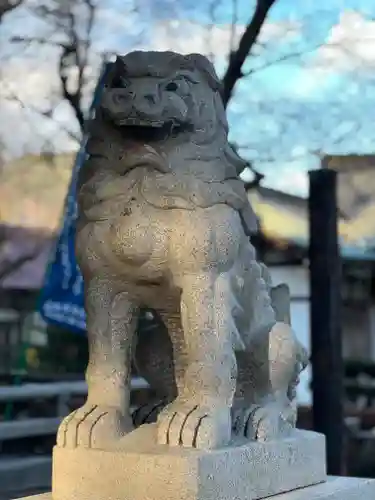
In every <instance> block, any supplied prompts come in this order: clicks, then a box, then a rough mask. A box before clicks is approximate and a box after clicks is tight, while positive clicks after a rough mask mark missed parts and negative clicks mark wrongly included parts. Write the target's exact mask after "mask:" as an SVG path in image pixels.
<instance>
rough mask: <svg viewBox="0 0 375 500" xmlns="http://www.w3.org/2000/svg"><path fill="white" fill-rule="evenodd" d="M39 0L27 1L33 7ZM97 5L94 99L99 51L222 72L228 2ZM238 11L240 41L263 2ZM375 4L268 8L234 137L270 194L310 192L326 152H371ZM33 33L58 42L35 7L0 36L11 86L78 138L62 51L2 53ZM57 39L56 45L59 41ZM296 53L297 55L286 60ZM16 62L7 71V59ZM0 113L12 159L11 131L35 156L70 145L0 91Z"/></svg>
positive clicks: (105, 1)
mask: <svg viewBox="0 0 375 500" xmlns="http://www.w3.org/2000/svg"><path fill="white" fill-rule="evenodd" d="M35 1H36V0H26V4H28V3H29V4H32V3H33V2H35ZM97 3H98V5H99V7H100V16H98V18H99V21H98V22H97V24H96V25H95V29H94V34H95V37H94V43H93V46H92V54H91V59H90V64H91V66H90V68H89V70H90V78H89V79H88V80H89V83H88V89H87V97H89V91H90V89H91V88H92V87H93V84H94V80H95V77H96V75H97V70H98V64H99V63H98V61H99V58H98V57H97V56H98V53H99V52H103V51H106V50H111V51H118V52H126V51H129V50H132V49H133V48H144V49H150V48H153V49H157V50H165V49H172V50H173V49H175V50H177V51H201V52H206V54H207V55H210V53H212V54H213V56H214V61H215V64H216V67H217V70H218V72H219V74H222V73H223V70H224V68H225V65H226V56H227V53H228V44H229V31H230V23H231V20H232V16H233V12H232V9H233V3H234V2H232V1H231V0H222V1H221V2H217V3H218V6H217V7H216V8H215V9H213V10H212V9H210V4H211V3H212V2H211V1H207V0H206V1H205V0H202V1H200V2H196V0H138V2H137V3H138V5H139V6H140V12H139V14H136V13H134V12H132V11H131V6H132V5H131V4H132V0H97ZM237 4H238V15H237V19H238V30H239V32H240V31H241V29H242V28H243V26H244V25H245V24H246V23H247V21H248V20H249V18H250V16H251V13H252V8H253V5H254V4H255V2H254V0H253V1H251V0H238V1H237ZM372 4H373V2H372V0H371V1H370V0H345V1H344V0H341V1H339V0H330V1H329V2H327V1H322V0H303V2H302V1H301V2H295V0H279V1H278V2H276V4H275V7H274V8H273V9H272V10H271V13H270V16H269V18H268V21H267V24H266V26H265V28H264V30H263V32H262V37H261V42H262V46H261V47H259V46H257V47H256V48H255V51H254V55H253V56H252V57H250V58H249V59H248V61H247V62H246V67H245V69H246V71H250V72H251V75H250V76H248V77H246V78H244V79H243V80H242V81H241V82H240V84H239V85H238V86H237V87H236V92H235V95H234V98H233V100H232V102H231V104H230V107H229V121H230V126H231V132H230V135H231V138H232V139H233V140H235V141H236V142H237V143H238V144H240V145H241V146H243V148H242V149H241V152H242V154H243V155H244V156H246V157H247V158H249V159H250V160H252V161H253V162H254V164H255V165H256V166H257V167H258V168H259V169H261V170H263V171H264V173H266V174H267V179H268V181H267V182H268V183H269V184H270V185H272V186H274V187H276V188H280V189H286V190H289V191H292V192H297V193H301V194H303V193H306V176H305V172H306V170H307V169H309V168H313V167H315V166H317V165H318V162H319V154H320V152H323V153H324V152H327V153H361V152H373V149H374V145H373V144H374V141H373V134H374V133H373V123H372V113H369V112H368V110H369V109H371V103H372V102H374V97H375V80H374V77H373V76H372V75H373V74H375V73H374V69H375V68H374V67H375V22H374V21H372V18H375V4H374V5H373V6H372ZM212 24H214V26H212ZM25 26H27V30H28V31H26V34H28V35H29V36H35V34H36V33H37V34H38V35H40V33H43V30H45V33H48V34H50V33H51V28H50V27H49V28H48V26H43V23H40V22H36V21H35V20H34V19H33V18H32V16H31V17H30V12H29V11H28V10H27V9H23V10H22V9H20V10H18V11H17V12H16V13H14V14H12V15H9V16H8V17H7V19H6V22H5V23H4V25H3V27H2V35H0V42H1V49H0V61H2V63H3V64H2V66H3V68H4V74H5V77H6V81H7V82H8V83H9V84H10V85H11V87H12V88H14V89H15V90H14V92H15V93H17V95H20V96H21V97H22V100H23V101H24V102H25V101H26V104H27V102H28V101H29V102H31V103H33V104H34V103H37V105H38V106H39V107H40V106H46V105H47V104H46V103H47V102H49V101H51V100H53V102H54V105H55V107H56V111H55V116H54V117H55V118H56V119H57V120H58V121H60V122H62V123H63V124H64V126H65V128H69V129H70V128H72V129H74V127H75V124H74V119H73V117H72V115H71V111H70V110H69V109H68V108H67V106H66V105H65V104H64V103H60V102H59V101H58V99H59V89H58V80H57V79H56V75H55V74H54V72H55V68H56V61H57V58H56V50H55V49H49V48H46V47H43V48H41V47H40V46H38V47H35V46H31V47H29V48H28V49H27V50H26V51H19V49H16V48H15V47H14V46H13V45H12V44H9V43H8V44H7V43H6V42H7V38H9V37H11V36H13V35H17V34H19V33H21V34H25ZM209 34H210V36H209ZM53 36H54V37H57V38H58V37H59V34H58V33H54V34H53ZM210 37H211V38H210ZM332 43H335V46H334V47H332V45H330V44H332ZM295 53H300V54H301V55H300V56H299V57H293V58H291V57H289V55H290V54H295ZM10 54H12V55H13V58H12V59H11V62H9V58H8V59H7V58H5V56H6V55H7V56H9V55H10ZM4 58H5V59H4ZM4 60H5V61H6V62H5V63H4ZM278 60H281V62H277V61H278ZM0 106H1V111H2V113H3V116H6V117H7V119H6V120H5V121H3V123H5V122H7V126H6V127H4V126H3V128H2V129H0V134H1V135H0V137H2V138H3V139H2V140H3V142H5V144H6V147H7V148H8V149H9V151H11V153H12V154H17V153H18V154H19V144H18V143H17V146H15V143H14V134H12V133H11V132H10V127H9V123H14V125H15V126H17V127H20V130H22V138H23V146H22V147H23V150H25V151H28V150H32V151H33V150H35V151H37V150H38V147H40V144H41V141H42V140H43V138H47V139H48V140H49V141H50V143H51V144H52V146H53V147H54V148H56V149H57V150H59V149H69V148H71V147H73V143H72V142H71V141H69V140H68V139H67V137H66V134H65V136H64V132H63V131H62V130H58V129H57V128H56V124H53V123H49V122H47V121H46V120H44V121H43V120H41V121H40V120H39V118H38V117H37V116H35V114H34V115H33V114H32V113H31V114H30V111H29V110H25V109H17V106H16V105H15V104H14V103H9V102H6V99H4V98H3V99H1V92H0ZM38 120H39V122H38ZM36 121H37V122H38V127H35V122H36ZM12 141H13V142H12ZM17 148H18V149H17ZM317 153H319V154H317Z"/></svg>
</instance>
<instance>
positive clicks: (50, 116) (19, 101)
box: [7, 86, 81, 143]
mask: <svg viewBox="0 0 375 500" xmlns="http://www.w3.org/2000/svg"><path fill="white" fill-rule="evenodd" d="M7 96H8V98H9V99H10V100H12V101H14V102H16V103H17V104H18V105H19V106H20V107H21V108H22V109H25V110H29V111H32V112H34V113H36V114H38V115H40V116H41V117H43V118H45V119H47V120H50V121H53V122H54V123H56V125H58V127H59V128H60V130H62V131H63V132H65V133H66V134H67V135H68V136H69V137H70V138H71V139H73V140H74V141H76V142H78V143H79V142H80V140H81V137H80V136H79V135H78V134H75V133H74V132H73V131H72V130H69V129H68V128H66V127H65V125H64V124H63V123H61V122H60V121H58V120H55V119H54V117H53V109H47V110H42V109H39V108H37V107H36V106H34V105H33V104H30V103H28V104H27V105H26V104H25V103H24V102H23V101H22V99H21V98H20V97H19V96H18V95H17V94H16V93H15V92H13V90H12V89H11V88H10V87H9V86H7Z"/></svg>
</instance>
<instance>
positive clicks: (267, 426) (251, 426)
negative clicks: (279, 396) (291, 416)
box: [232, 402, 293, 442]
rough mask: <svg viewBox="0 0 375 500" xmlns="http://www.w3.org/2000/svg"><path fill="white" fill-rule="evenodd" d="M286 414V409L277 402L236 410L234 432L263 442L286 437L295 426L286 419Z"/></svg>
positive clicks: (233, 419)
mask: <svg viewBox="0 0 375 500" xmlns="http://www.w3.org/2000/svg"><path fill="white" fill-rule="evenodd" d="M284 413H285V408H283V406H282V405H281V404H279V403H276V402H273V403H270V404H267V405H265V406H259V405H253V406H251V407H249V408H239V409H236V410H235V411H234V412H233V415H232V428H233V432H234V433H235V434H237V435H241V436H244V437H246V438H247V439H251V440H255V441H261V442H262V441H271V440H273V439H277V438H280V437H283V436H286V435H288V434H290V432H291V431H292V430H293V425H292V424H291V423H290V422H289V421H288V420H286V419H285V415H284Z"/></svg>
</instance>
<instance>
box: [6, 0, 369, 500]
mask: <svg viewBox="0 0 375 500" xmlns="http://www.w3.org/2000/svg"><path fill="white" fill-rule="evenodd" d="M135 49H143V50H174V51H177V52H182V53H190V52H200V53H203V54H205V55H206V56H207V57H209V58H210V59H211V61H212V62H213V63H214V65H215V67H216V69H217V72H218V74H219V76H220V77H221V78H222V81H223V88H224V99H225V104H226V105H227V111H228V118H229V123H230V140H231V141H232V143H233V145H234V146H235V148H236V149H237V151H238V153H239V154H240V155H241V156H242V157H243V158H245V159H246V160H247V161H248V168H247V169H246V170H245V171H244V172H243V173H242V178H243V180H244V182H245V183H246V188H247V192H248V196H249V199H250V201H251V203H252V205H253V207H254V209H255V211H256V214H257V216H258V218H259V227H260V229H259V232H258V234H257V235H256V236H255V237H254V244H255V245H256V247H257V249H258V253H259V256H260V258H261V259H262V260H264V261H265V262H266V264H267V265H269V266H270V269H271V274H272V276H273V280H274V284H278V283H281V282H286V283H288V284H289V286H290V289H291V301H292V302H291V312H292V324H293V326H294V329H295V331H296V333H297V335H298V337H299V338H300V340H301V341H302V342H303V343H304V344H305V345H306V346H307V347H309V349H310V348H311V347H312V343H314V339H312V336H313V334H314V332H313V329H312V328H311V325H312V324H313V323H314V321H313V319H312V318H311V310H312V309H311V307H310V306H311V304H310V299H311V296H312V290H311V283H312V280H311V275H310V267H309V263H310V261H311V258H312V254H311V245H310V243H311V241H310V237H309V234H310V233H309V227H311V224H310V222H311V220H310V219H311V205H312V203H311V192H310V193H309V176H308V172H309V171H315V170H319V169H321V170H325V171H326V170H329V171H333V172H336V175H335V179H336V180H335V185H336V188H337V189H336V191H337V212H335V214H336V216H337V218H335V223H336V226H337V234H335V235H334V236H335V238H336V239H337V242H336V243H338V250H339V252H338V255H337V256H336V257H337V258H336V260H335V264H334V265H335V266H336V267H337V268H338V267H339V268H340V279H338V280H333V281H332V283H330V284H329V286H330V289H331V290H332V293H334V294H336V297H337V301H339V302H340V314H339V316H338V317H335V318H333V320H332V321H331V323H330V322H329V321H328V320H327V322H326V324H325V325H323V326H324V328H325V329H326V330H325V331H327V332H329V331H331V330H332V329H333V330H335V328H336V330H337V328H338V327H339V330H340V332H339V333H337V332H336V333H335V334H334V335H332V336H331V337H330V338H329V339H328V340H327V345H328V347H327V349H328V350H329V349H330V351H329V352H330V353H331V354H330V353H329V352H328V351H327V352H328V354H327V356H328V358H329V360H331V361H332V359H336V362H334V363H333V365H332V367H331V368H332V369H333V370H335V369H336V368H337V369H339V368H340V367H341V368H342V370H341V371H340V373H339V374H338V377H336V379H339V381H338V382H337V384H338V385H337V386H336V387H337V390H338V391H339V392H338V394H339V396H338V397H339V398H340V401H341V402H342V412H341V413H342V420H343V431H342V433H343V438H342V439H343V442H344V441H345V452H344V451H343V450H341V449H340V452H338V453H340V454H342V455H343V456H344V459H343V460H344V462H345V466H344V467H343V469H342V471H341V472H342V473H345V474H349V475H357V476H367V477H370V476H371V477H375V402H374V398H375V288H374V263H375V173H374V172H375V147H374V127H373V113H372V111H371V110H372V105H373V101H374V96H375V79H374V66H375V5H373V2H371V1H370V0H341V1H340V0H330V2H324V1H323V0H314V1H313V0H304V1H301V2H294V1H292V0H257V1H256V0H221V1H220V0H216V1H212V0H201V1H200V2H196V1H194V2H193V1H192V0H123V1H120V0H75V1H74V0H49V1H44V0H5V1H4V0H0V383H1V386H0V447H1V456H0V485H1V486H0V490H2V491H0V497H1V495H3V496H4V499H5V498H10V497H12V496H13V497H14V496H15V494H16V493H20V494H21V493H22V494H25V495H26V494H29V493H31V492H34V491H42V490H45V489H48V488H49V481H50V465H51V459H50V453H51V449H52V446H53V443H54V439H55V437H54V434H55V432H56V428H57V425H58V422H59V421H60V419H61V417H62V416H64V415H66V414H67V413H68V412H69V411H70V410H72V409H74V408H76V407H77V406H79V405H80V404H81V403H82V401H83V399H84V397H85V391H86V387H85V383H84V378H83V373H84V369H85V364H86V362H87V341H86V336H85V328H84V313H83V311H82V279H81V277H80V274H79V270H78V269H77V266H76V264H75V262H74V254H73V253H72V241H73V238H74V219H75V203H74V179H75V173H76V172H77V170H78V169H79V167H80V164H81V162H82V159H83V149H82V148H81V150H80V146H81V144H82V141H83V139H84V129H85V121H86V120H87V118H89V115H90V107H92V105H93V98H94V94H95V89H97V91H100V85H99V87H98V80H99V78H100V75H101V73H102V72H103V70H104V69H105V65H106V63H108V62H109V61H111V60H113V57H114V55H115V54H116V53H121V54H123V53H126V52H129V51H131V50H135ZM94 105H95V102H94ZM79 151H80V153H79ZM78 153H79V154H78ZM331 193H332V196H334V195H335V192H334V190H332V192H331ZM309 199H310V202H309ZM335 203H336V200H335ZM317 205H318V206H319V199H318V198H316V201H315V206H317ZM322 210H323V209H322ZM321 215H322V214H321ZM321 221H322V222H321V223H322V225H323V224H324V213H323V216H322V218H321ZM314 227H317V226H316V224H315V226H314ZM322 227H323V226H322ZM330 227H331V229H329V228H328V229H327V228H326V229H327V231H328V233H329V231H336V227H335V224H334V225H332V224H331V226H330ZM328 233H327V234H328ZM322 238H324V231H322ZM328 247H329V245H328V246H327V247H326V249H328ZM327 251H328V250H327ZM331 257H332V255H331ZM331 257H330V256H327V259H328V260H327V262H328V261H329V262H332V261H331V260H329V259H330V258H331ZM323 267H324V263H323ZM326 268H327V266H326ZM315 269H317V268H315ZM321 269H323V268H321ZM335 269H336V268H335ZM322 272H323V271H322ZM323 281H324V280H323ZM318 282H319V279H318ZM316 283H317V280H315V285H316ZM323 285H324V283H323ZM316 294H318V295H319V283H318V287H317V288H316V286H315V296H316ZM321 297H322V300H323V302H324V299H323V295H322V296H321ZM324 307H325V306H324V304H322V308H323V309H324ZM315 310H316V308H315ZM328 316H329V312H328V313H327V314H326V316H325V318H326V319H327V317H328ZM336 316H337V314H336ZM318 323H319V322H318ZM316 324H317V323H316V322H315V325H316ZM150 325H151V326H152V317H150V316H148V315H147V314H146V313H145V314H144V316H143V317H142V318H141V321H140V325H139V328H140V329H142V328H148V327H150ZM330 329H331V330H330ZM332 339H334V342H333V343H332V341H331V340H332ZM323 340H324V339H323ZM335 342H336V343H335ZM334 351H335V352H336V354H337V352H339V356H340V360H337V356H336V358H335V355H334V354H332V353H333V352H334ZM324 373H329V372H328V371H326V372H324ZM328 382H329V380H327V383H328ZM133 385H134V391H133V400H134V401H133V403H134V405H137V404H138V403H140V402H142V401H145V400H147V398H148V397H150V394H149V391H148V389H147V385H145V384H144V381H142V380H140V379H138V378H137V377H136V374H135V378H134V384H133ZM298 400H299V405H300V410H299V412H300V413H299V426H301V427H304V428H313V427H314V419H313V411H312V405H313V403H314V402H315V403H316V398H315V400H314V398H313V394H312V390H311V369H310V367H309V369H308V370H306V372H304V373H303V375H302V379H301V384H300V387H299V389H298ZM327 411H328V410H327ZM331 424H332V422H331ZM337 425H339V422H338V424H337Z"/></svg>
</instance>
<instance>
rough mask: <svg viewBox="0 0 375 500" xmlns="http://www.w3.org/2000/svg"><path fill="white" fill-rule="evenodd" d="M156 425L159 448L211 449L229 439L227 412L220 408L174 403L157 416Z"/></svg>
mask: <svg viewBox="0 0 375 500" xmlns="http://www.w3.org/2000/svg"><path fill="white" fill-rule="evenodd" d="M157 423H158V442H159V444H167V445H170V446H185V447H187V448H199V449H214V448H220V447H221V446H226V445H227V444H228V443H229V441H230V439H231V415H230V409H229V408H226V407H224V408H223V407H222V406H220V407H219V406H218V407H216V406H215V405H213V406H203V405H199V404H194V402H190V401H179V400H178V399H176V400H175V401H174V402H173V403H171V404H170V405H168V406H167V407H166V408H165V409H164V410H163V411H162V412H161V413H160V414H159V417H158V420H157Z"/></svg>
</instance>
